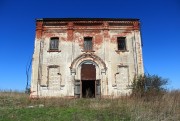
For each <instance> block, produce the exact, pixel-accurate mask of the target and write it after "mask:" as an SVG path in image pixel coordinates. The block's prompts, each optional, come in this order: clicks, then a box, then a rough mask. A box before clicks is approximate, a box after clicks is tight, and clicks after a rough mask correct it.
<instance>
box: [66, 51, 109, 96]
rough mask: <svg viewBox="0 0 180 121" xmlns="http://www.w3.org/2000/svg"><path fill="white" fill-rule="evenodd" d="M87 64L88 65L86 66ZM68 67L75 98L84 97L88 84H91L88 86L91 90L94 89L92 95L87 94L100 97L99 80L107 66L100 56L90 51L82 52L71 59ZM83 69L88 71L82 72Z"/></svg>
mask: <svg viewBox="0 0 180 121" xmlns="http://www.w3.org/2000/svg"><path fill="white" fill-rule="evenodd" d="M88 64H89V67H87V68H86V66H87V65H88ZM84 66H85V67H84ZM70 69H71V75H72V80H73V81H74V97H75V98H81V97H84V95H86V94H87V93H86V91H84V90H86V89H88V86H89V85H91V86H92V87H89V88H90V89H91V91H95V92H93V96H92V95H91V96H90V95H89V96H90V97H95V98H100V97H101V82H102V79H104V74H105V73H106V69H107V67H106V64H105V63H104V61H103V60H102V59H101V58H100V57H98V56H96V55H95V54H92V53H84V54H82V55H80V56H78V57H77V58H76V59H74V60H73V62H72V63H71V66H70ZM84 69H85V70H84ZM90 70H91V71H92V72H91V71H90ZM85 71H87V72H88V73H84V72H85ZM89 71H90V72H89ZM81 72H82V73H81ZM86 85H87V86H86ZM82 91H83V92H84V94H83V92H82Z"/></svg>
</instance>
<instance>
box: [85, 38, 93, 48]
mask: <svg viewBox="0 0 180 121" xmlns="http://www.w3.org/2000/svg"><path fill="white" fill-rule="evenodd" d="M84 50H85V51H89V50H92V37H85V38H84Z"/></svg>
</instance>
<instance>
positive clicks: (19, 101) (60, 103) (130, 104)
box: [0, 91, 180, 121]
mask: <svg viewBox="0 0 180 121" xmlns="http://www.w3.org/2000/svg"><path fill="white" fill-rule="evenodd" d="M179 120H180V91H171V92H168V93H165V94H164V95H161V96H154V97H143V98H139V97H121V98H118V99H113V98H110V99H63V98H43V99H29V96H28V95H27V94H24V93H20V92H10V91H9V92H5V91H1V92H0V121H179Z"/></svg>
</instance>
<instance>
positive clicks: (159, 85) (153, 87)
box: [132, 74, 168, 97]
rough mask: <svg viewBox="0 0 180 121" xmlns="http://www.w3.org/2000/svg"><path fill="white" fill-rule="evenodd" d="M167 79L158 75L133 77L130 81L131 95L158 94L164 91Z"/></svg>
mask: <svg viewBox="0 0 180 121" xmlns="http://www.w3.org/2000/svg"><path fill="white" fill-rule="evenodd" d="M167 84H168V79H164V78H162V77H160V76H158V75H150V74H147V75H146V74H145V75H139V76H137V77H135V78H134V80H133V83H132V88H133V90H132V95H136V96H141V97H142V96H147V95H159V94H162V93H163V92H165V91H166V89H165V85H167Z"/></svg>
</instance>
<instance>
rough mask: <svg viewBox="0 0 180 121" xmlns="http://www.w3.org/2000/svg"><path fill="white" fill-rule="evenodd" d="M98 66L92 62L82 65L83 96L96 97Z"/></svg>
mask: <svg viewBox="0 0 180 121" xmlns="http://www.w3.org/2000/svg"><path fill="white" fill-rule="evenodd" d="M95 85H96V67H95V65H93V64H92V63H84V64H82V65H81V92H82V93H81V94H82V95H81V96H82V97H83V98H94V97H95V95H96V93H95V92H96V86H95Z"/></svg>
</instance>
